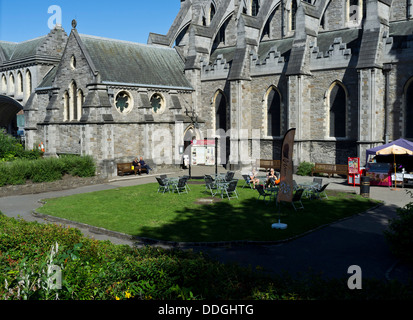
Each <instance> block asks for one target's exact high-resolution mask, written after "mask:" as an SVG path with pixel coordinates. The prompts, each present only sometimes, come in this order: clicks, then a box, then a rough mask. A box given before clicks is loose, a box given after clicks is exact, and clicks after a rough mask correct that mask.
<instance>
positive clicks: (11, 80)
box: [9, 73, 15, 96]
mask: <svg viewBox="0 0 413 320" xmlns="http://www.w3.org/2000/svg"><path fill="white" fill-rule="evenodd" d="M14 92H15V87H14V75H13V74H12V73H10V75H9V95H12V96H14Z"/></svg>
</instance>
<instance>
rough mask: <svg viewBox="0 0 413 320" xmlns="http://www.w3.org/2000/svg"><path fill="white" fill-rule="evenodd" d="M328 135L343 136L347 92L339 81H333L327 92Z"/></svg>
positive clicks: (344, 131)
mask: <svg viewBox="0 0 413 320" xmlns="http://www.w3.org/2000/svg"><path fill="white" fill-rule="evenodd" d="M328 105H329V121H330V131H329V132H330V137H334V138H344V137H346V136H347V134H346V123H347V120H346V119H347V114H346V113H347V112H346V110H347V93H346V90H345V88H344V86H343V85H342V84H341V83H340V82H337V81H336V82H334V83H333V84H332V85H331V87H330V90H329V92H328Z"/></svg>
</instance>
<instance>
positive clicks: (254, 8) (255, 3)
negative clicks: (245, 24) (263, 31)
mask: <svg viewBox="0 0 413 320" xmlns="http://www.w3.org/2000/svg"><path fill="white" fill-rule="evenodd" d="M259 11H260V1H259V0H252V1H251V15H252V16H253V17H255V16H257V15H258V12H259Z"/></svg>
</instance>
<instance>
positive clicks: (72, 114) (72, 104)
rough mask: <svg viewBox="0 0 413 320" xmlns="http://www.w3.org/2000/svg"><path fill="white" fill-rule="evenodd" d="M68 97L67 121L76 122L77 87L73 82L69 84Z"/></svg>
mask: <svg viewBox="0 0 413 320" xmlns="http://www.w3.org/2000/svg"><path fill="white" fill-rule="evenodd" d="M69 97H70V98H69V120H70V121H72V120H77V117H78V109H77V85H76V82H75V81H73V82H72V83H71V84H70V88H69Z"/></svg>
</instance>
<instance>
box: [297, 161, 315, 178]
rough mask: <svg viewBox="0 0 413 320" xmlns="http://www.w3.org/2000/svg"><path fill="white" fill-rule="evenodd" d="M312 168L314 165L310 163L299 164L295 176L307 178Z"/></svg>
mask: <svg viewBox="0 0 413 320" xmlns="http://www.w3.org/2000/svg"><path fill="white" fill-rule="evenodd" d="M313 168H314V163H311V162H306V161H304V162H301V163H300V165H299V166H298V168H297V174H298V175H299V176H309V175H311V170H312V169H313Z"/></svg>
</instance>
